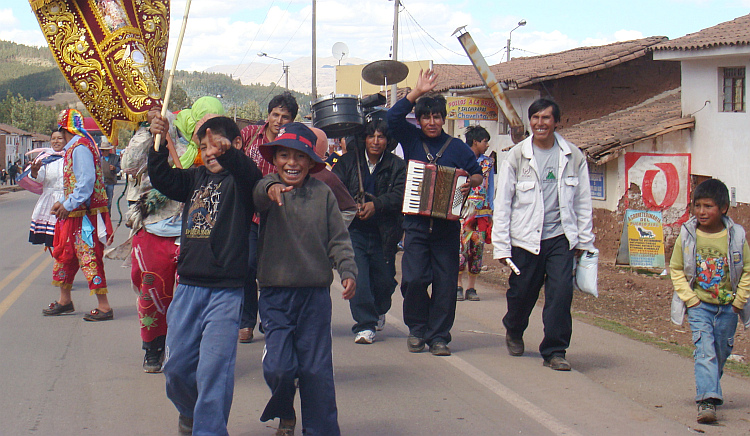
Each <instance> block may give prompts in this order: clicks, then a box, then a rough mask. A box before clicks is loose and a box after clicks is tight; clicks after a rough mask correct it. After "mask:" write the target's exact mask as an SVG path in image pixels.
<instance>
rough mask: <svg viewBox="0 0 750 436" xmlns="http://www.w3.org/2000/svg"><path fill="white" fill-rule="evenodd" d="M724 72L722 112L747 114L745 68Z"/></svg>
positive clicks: (726, 69) (730, 69)
mask: <svg viewBox="0 0 750 436" xmlns="http://www.w3.org/2000/svg"><path fill="white" fill-rule="evenodd" d="M722 70H724V83H723V90H724V105H723V106H722V112H745V67H733V68H722Z"/></svg>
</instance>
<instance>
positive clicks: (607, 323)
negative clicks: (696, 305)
mask: <svg viewBox="0 0 750 436" xmlns="http://www.w3.org/2000/svg"><path fill="white" fill-rule="evenodd" d="M573 315H574V316H575V318H576V319H579V320H581V321H583V322H585V323H586V324H591V325H593V326H596V327H599V328H601V329H604V330H608V331H610V332H613V333H617V334H618V335H622V336H625V337H627V338H630V339H634V340H636V341H640V342H643V343H646V344H649V345H652V346H654V347H658V348H659V349H661V350H665V351H669V352H671V353H674V354H677V355H679V356H682V357H688V358H690V359H692V358H693V347H687V346H684V345H678V344H674V343H671V342H667V341H665V340H663V339H661V338H657V337H655V336H652V335H648V334H646V333H642V332H639V331H636V330H633V329H631V328H630V327H628V326H626V325H622V324H620V323H619V322H615V321H612V320H609V319H605V318H601V317H598V316H594V315H590V314H586V313H581V312H574V313H573ZM724 369H725V370H726V371H728V372H730V373H732V374H734V375H739V376H741V377H748V378H750V364H747V363H740V362H733V361H731V360H729V361H727V363H726V365H725V366H724Z"/></svg>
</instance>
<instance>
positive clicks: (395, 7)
mask: <svg viewBox="0 0 750 436" xmlns="http://www.w3.org/2000/svg"><path fill="white" fill-rule="evenodd" d="M393 3H394V5H393V60H394V61H397V60H398V8H399V6H401V1H400V0H393ZM397 91H398V84H396V83H394V84H393V85H391V107H393V105H394V104H396V100H397V99H398V97H396V93H397Z"/></svg>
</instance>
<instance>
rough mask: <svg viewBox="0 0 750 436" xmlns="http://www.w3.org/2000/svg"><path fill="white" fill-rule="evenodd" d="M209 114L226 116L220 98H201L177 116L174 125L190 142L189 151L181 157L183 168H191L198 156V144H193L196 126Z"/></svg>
mask: <svg viewBox="0 0 750 436" xmlns="http://www.w3.org/2000/svg"><path fill="white" fill-rule="evenodd" d="M207 114H216V115H224V106H222V105H221V101H219V99H218V98H216V97H211V96H205V97H201V98H199V99H198V100H196V101H195V103H193V107H192V108H190V109H184V110H181V111H180V113H178V114H177V118H176V119H175V122H174V124H175V126H176V127H177V129H179V130H180V133H181V134H182V137H183V138H185V139H187V140H188V146H187V150H186V151H185V153H184V154H183V155H182V156H180V163H182V167H183V168H190V167H191V166H192V165H193V161H195V157H196V156H197V155H198V144H196V143H195V142H193V134H194V133H195V124H196V123H197V122H198V121H200V120H201V118H203V117H204V116H206V115H207Z"/></svg>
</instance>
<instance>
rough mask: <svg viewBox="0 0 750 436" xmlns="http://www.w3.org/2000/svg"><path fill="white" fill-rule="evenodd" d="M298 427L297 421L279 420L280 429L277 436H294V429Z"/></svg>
mask: <svg viewBox="0 0 750 436" xmlns="http://www.w3.org/2000/svg"><path fill="white" fill-rule="evenodd" d="M296 425H297V419H296V418H292V419H279V428H278V429H277V430H276V436H294V427H295V426H296Z"/></svg>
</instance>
